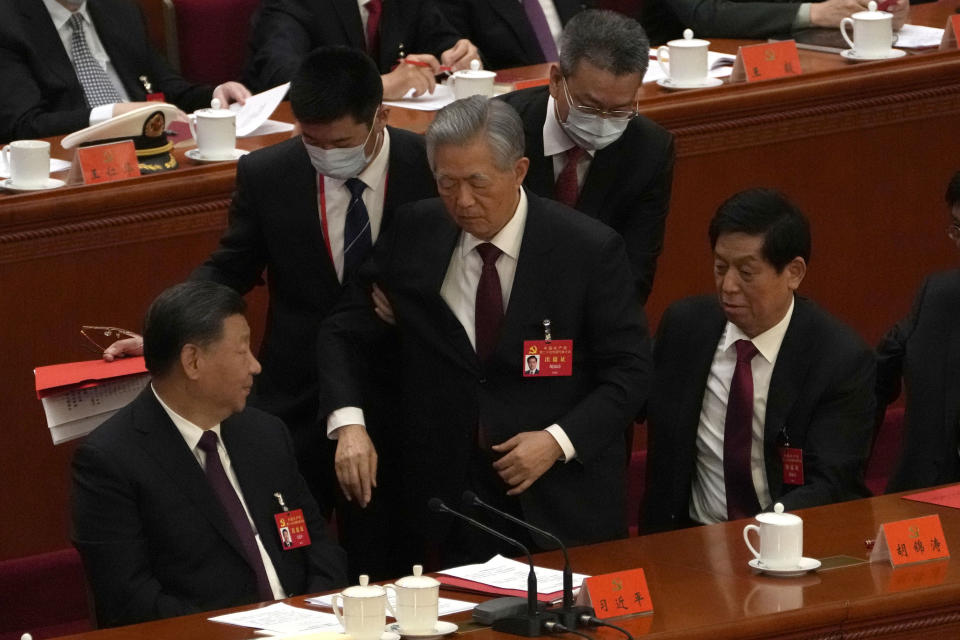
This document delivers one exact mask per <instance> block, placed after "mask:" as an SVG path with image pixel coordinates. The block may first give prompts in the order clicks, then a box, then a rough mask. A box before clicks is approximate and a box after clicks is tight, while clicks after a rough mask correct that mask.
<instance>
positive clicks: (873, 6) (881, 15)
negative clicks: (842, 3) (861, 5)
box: [852, 0, 893, 20]
mask: <svg viewBox="0 0 960 640" xmlns="http://www.w3.org/2000/svg"><path fill="white" fill-rule="evenodd" d="M852 17H853V18H854V19H855V20H886V19H887V18H892V17H893V14H892V13H890V12H888V11H878V10H877V3H876V2H874V1H873V0H870V3H869V4H868V5H867V10H866V11H858V12H857V13H855V14H853V16H852Z"/></svg>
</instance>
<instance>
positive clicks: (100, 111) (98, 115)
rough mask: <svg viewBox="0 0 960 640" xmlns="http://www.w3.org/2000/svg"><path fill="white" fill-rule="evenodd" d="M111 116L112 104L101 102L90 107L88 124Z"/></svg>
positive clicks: (98, 122) (96, 122)
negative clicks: (97, 105) (96, 105)
mask: <svg viewBox="0 0 960 640" xmlns="http://www.w3.org/2000/svg"><path fill="white" fill-rule="evenodd" d="M112 117H113V104H112V103H111V104H102V105H100V106H99V107H94V108H93V109H90V126H91V127H92V126H93V125H95V124H100V123H101V122H106V121H107V120H109V119H110V118H112Z"/></svg>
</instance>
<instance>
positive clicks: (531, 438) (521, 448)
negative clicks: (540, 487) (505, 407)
mask: <svg viewBox="0 0 960 640" xmlns="http://www.w3.org/2000/svg"><path fill="white" fill-rule="evenodd" d="M492 449H493V450H494V451H496V452H497V453H502V454H504V455H503V456H502V457H501V458H500V459H499V460H497V461H496V462H494V463H493V468H494V469H496V470H497V473H498V474H500V478H502V479H503V481H504V482H506V483H507V484H508V485H510V490H509V491H507V495H509V496H515V495H519V494H521V493H523V492H524V491H526V490H527V489H528V488H529V487H530V485H532V484H533V483H534V482H536V481H537V479H538V478H539V477H540V476H542V475H543V474H544V473H546V471H547V469H549V468H550V467H552V466H553V465H554V463H555V462H556V461H557V460H559V459H560V458H562V457H563V449H562V448H561V447H560V445H559V444H558V443H557V440H556V438H554V437H553V436H552V435H551V434H550V433H549V432H548V431H523V432H521V433H518V434H517V435H515V436H513V437H512V438H510V439H509V440H507V441H506V442H501V443H500V444H496V445H493V447H492Z"/></svg>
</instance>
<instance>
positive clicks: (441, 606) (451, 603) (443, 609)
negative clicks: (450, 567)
mask: <svg viewBox="0 0 960 640" xmlns="http://www.w3.org/2000/svg"><path fill="white" fill-rule="evenodd" d="M332 600H333V594H330V595H326V596H317V597H315V598H307V602H309V603H310V604H315V605H319V606H321V607H330V608H331V609H332V608H333V602H332ZM387 600H389V601H390V606H392V607H393V608H394V610H396V608H397V596H396V594H395V593H394V592H393V591H388V592H387ZM437 604H438V611H437V615H438V616H440V617H441V618H442V617H443V616H448V615H450V614H452V613H460V612H461V611H472V610H473V608H474V607H476V606H477V603H476V602H465V601H463V600H451V599H450V598H440V599H439V600H438V603H437ZM386 614H387V615H388V616H390V617H393V616H391V615H390V612H389V611H387V612H386Z"/></svg>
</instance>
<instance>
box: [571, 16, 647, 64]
mask: <svg viewBox="0 0 960 640" xmlns="http://www.w3.org/2000/svg"><path fill="white" fill-rule="evenodd" d="M559 44H560V71H561V72H563V75H564V76H570V75H572V74H573V73H574V71H575V70H576V68H577V65H578V64H580V62H582V61H584V60H586V61H587V62H589V63H590V64H592V65H594V66H596V67H598V68H600V69H603V70H604V71H609V72H610V73H612V74H613V75H615V76H619V75H623V74H626V73H639V74H640V75H641V76H643V74H644V73H646V72H647V66H648V65H649V64H650V40H649V39H648V38H647V34H646V33H645V32H644V30H643V27H641V26H640V23H639V22H637V21H636V20H633V19H632V18H628V17H627V16H625V15H623V14H621V13H617V12H615V11H603V10H598V9H591V10H588V11H581V12H580V13H578V14H577V15H575V16H574V17H573V18H571V19H570V22H568V23H567V26H566V27H565V28H564V29H563V33H562V34H561V35H560V43H559Z"/></svg>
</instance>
